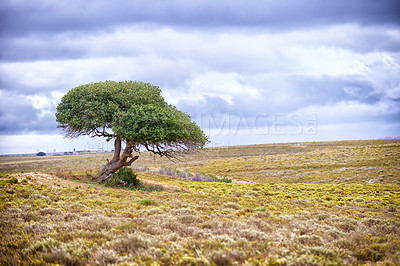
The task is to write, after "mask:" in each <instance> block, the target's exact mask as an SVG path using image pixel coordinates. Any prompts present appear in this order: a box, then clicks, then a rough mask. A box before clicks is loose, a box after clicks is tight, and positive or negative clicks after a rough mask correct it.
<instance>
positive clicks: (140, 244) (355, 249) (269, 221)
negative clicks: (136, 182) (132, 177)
mask: <svg viewBox="0 0 400 266" xmlns="http://www.w3.org/2000/svg"><path fill="white" fill-rule="evenodd" d="M140 156H141V157H140V159H139V160H138V161H136V162H135V165H134V168H135V171H137V174H138V178H139V179H140V180H141V182H142V183H143V184H145V186H143V187H142V189H136V190H128V189H122V188H109V187H105V186H104V185H101V184H97V183H94V182H93V181H91V176H93V175H95V174H96V173H97V172H98V171H99V169H100V167H101V165H102V164H104V162H105V160H106V158H111V157H112V154H99V155H81V156H60V157H0V172H2V174H1V178H0V199H1V201H0V222H1V225H0V264H1V265H8V264H10V265H18V264H32V265H45V264H51V263H53V264H67V265H85V264H90V265H96V264H97V265H106V264H138V265H326V264H332V265H337V264H388V265H400V140H368V141H367V140H365V141H341V142H312V143H289V144H270V145H254V146H235V147H222V148H212V149H206V150H203V151H200V152H198V153H195V154H192V155H186V156H184V157H182V158H180V160H179V161H176V162H175V163H174V162H171V161H169V160H164V159H160V158H158V157H155V158H154V157H153V156H152V155H150V154H148V153H142V154H141V155H140ZM167 170H168V171H167ZM182 173H185V174H184V175H183V174H182ZM194 176H203V177H207V176H209V177H213V178H216V179H223V178H225V180H232V182H231V183H225V182H194V181H192V179H193V177H194ZM191 178H192V179H191ZM199 180H202V179H201V178H199ZM203 181H204V180H203Z"/></svg>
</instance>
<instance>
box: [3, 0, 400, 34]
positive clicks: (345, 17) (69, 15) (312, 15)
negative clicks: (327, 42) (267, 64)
mask: <svg viewBox="0 0 400 266" xmlns="http://www.w3.org/2000/svg"><path fill="white" fill-rule="evenodd" d="M399 6H400V4H399V3H398V1H396V0H381V1H374V0H356V1H346V0H337V1H323V2H322V1H315V0H299V1H289V0H280V1H261V0H259V1H217V2H215V1H190V2H188V1H183V0H175V1H168V2H165V1H161V0H159V1H144V0H138V1H123V0H119V1H113V2H112V4H110V2H108V1H84V2H82V1H75V2H73V1H57V2H53V1H46V0H43V1H35V2H31V1H22V0H21V1H13V2H6V3H4V4H3V5H2V7H1V9H0V15H1V17H2V18H3V19H2V20H3V21H2V25H3V26H2V32H3V35H25V34H27V33H32V32H37V33H43V32H59V31H82V30H83V31H92V30H104V29H108V28H109V27H115V26H118V25H127V24H137V23H154V24H160V25H169V26H174V27H183V28H185V27H232V26H233V27H249V26H251V27H255V26H257V27H268V28H272V29H274V28H277V29H283V28H289V29H294V28H299V27H308V26H315V25H327V24H333V23H358V24H361V25H370V24H395V25H398V24H399V21H400V17H399V13H398V10H399Z"/></svg>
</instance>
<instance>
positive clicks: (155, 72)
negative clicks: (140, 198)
mask: <svg viewBox="0 0 400 266" xmlns="http://www.w3.org/2000/svg"><path fill="white" fill-rule="evenodd" d="M105 80H115V81H122V80H137V81H143V82H149V83H152V84H154V85H157V86H159V87H160V89H161V90H162V94H163V96H164V98H165V99H166V101H167V102H169V103H171V104H174V105H176V106H177V107H178V109H180V110H183V111H185V112H187V113H189V114H190V115H191V117H192V119H193V120H194V121H196V122H197V124H198V125H199V126H200V127H201V128H202V129H203V130H204V132H205V133H206V134H207V135H209V137H210V139H211V143H210V146H227V145H243V144H262V143H278V142H297V141H329V140H353V139H377V138H384V137H398V136H400V104H399V103H400V2H399V1H397V0H380V1H375V0H352V1H349V0H325V1H317V0H296V1H289V0H278V1H272V0H263V1H261V0H247V1H244V0H243V1H238V0H221V1H211V0H205V1H198V0H194V1H185V0H171V1H163V0H155V1H154V0H151V1H150V0H133V1H132V0H130V1H128V0H115V1H106V0H96V1H94V0H93V1H91V0H86V1H78V0H68V1H67V0H57V1H54V0H3V1H2V4H1V5H0V135H1V137H0V155H1V154H9V153H30V152H38V151H44V152H53V151H54V150H56V151H71V150H73V149H74V148H75V149H77V150H79V149H94V148H104V149H111V147H112V143H106V142H105V141H104V140H101V139H92V138H80V139H72V140H70V139H65V138H64V137H63V135H62V132H61V131H60V130H59V129H57V123H56V121H55V116H54V114H55V110H56V106H57V104H58V103H59V102H60V99H61V98H62V96H63V95H64V94H65V93H66V92H67V91H69V90H70V89H72V88H74V87H76V86H79V85H82V84H87V83H90V82H99V81H105Z"/></svg>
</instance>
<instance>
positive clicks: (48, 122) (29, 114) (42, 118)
mask: <svg viewBox="0 0 400 266" xmlns="http://www.w3.org/2000/svg"><path fill="white" fill-rule="evenodd" d="M1 101H2V104H1V105H0V135H13V134H24V133H42V134H50V133H56V132H57V124H56V121H55V117H54V111H55V108H54V106H46V107H42V108H35V107H34V106H33V105H32V102H31V101H29V100H28V99H27V98H26V97H24V96H22V97H21V95H18V94H15V93H8V92H6V93H2V94H1Z"/></svg>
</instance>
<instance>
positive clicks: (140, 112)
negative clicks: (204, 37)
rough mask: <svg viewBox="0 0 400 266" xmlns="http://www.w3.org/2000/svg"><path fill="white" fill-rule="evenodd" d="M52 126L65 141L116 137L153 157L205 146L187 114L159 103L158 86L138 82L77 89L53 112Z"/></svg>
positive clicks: (71, 91)
mask: <svg viewBox="0 0 400 266" xmlns="http://www.w3.org/2000/svg"><path fill="white" fill-rule="evenodd" d="M56 120H57V122H58V127H59V128H61V129H62V130H64V131H65V133H66V136H68V137H78V136H82V135H90V136H102V137H107V138H109V139H111V138H116V137H119V138H120V139H122V140H125V141H126V142H130V143H132V144H133V145H134V146H135V148H139V146H141V145H142V146H144V147H145V148H146V149H148V150H150V151H153V152H155V153H160V152H164V151H165V150H170V149H171V148H177V149H194V148H201V147H204V146H205V144H207V142H208V138H207V136H206V135H205V134H204V133H203V131H202V130H201V129H200V127H199V126H198V125H196V124H195V123H194V122H192V121H191V120H190V116H189V115H188V114H186V113H184V112H182V111H179V110H178V109H176V107H174V106H172V105H169V104H167V103H166V102H165V101H164V98H163V97H162V96H161V90H160V89H159V88H158V87H157V86H154V85H151V84H149V83H142V82H137V81H123V82H115V81H105V82H98V83H90V84H86V85H81V86H79V87H76V88H74V89H72V90H70V91H69V92H68V93H67V94H66V95H65V96H64V97H63V98H62V100H61V103H60V104H59V105H58V106H57V112H56ZM155 146H156V147H155ZM160 155H161V154H160ZM164 155H165V154H164Z"/></svg>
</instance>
